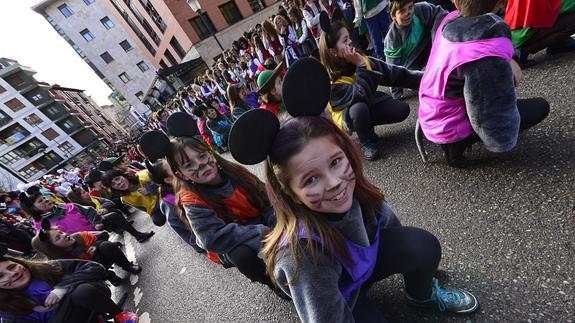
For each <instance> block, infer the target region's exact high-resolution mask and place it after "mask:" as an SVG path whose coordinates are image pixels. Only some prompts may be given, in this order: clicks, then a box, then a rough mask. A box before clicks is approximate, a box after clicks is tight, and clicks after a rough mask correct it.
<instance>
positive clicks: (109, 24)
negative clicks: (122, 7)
mask: <svg viewBox="0 0 575 323" xmlns="http://www.w3.org/2000/svg"><path fill="white" fill-rule="evenodd" d="M100 22H101V23H102V25H104V28H106V29H108V30H110V29H112V28H114V23H113V22H112V20H110V18H108V16H106V17H104V18H102V19H100Z"/></svg>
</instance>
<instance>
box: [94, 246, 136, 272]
mask: <svg viewBox="0 0 575 323" xmlns="http://www.w3.org/2000/svg"><path fill="white" fill-rule="evenodd" d="M92 260H93V261H95V262H98V263H100V264H102V266H104V268H110V267H112V265H113V264H116V265H118V266H120V267H121V268H128V267H130V266H131V265H132V264H131V263H130V261H129V260H128V258H126V255H125V254H124V252H123V251H122V249H120V246H119V244H118V243H115V242H110V241H103V242H101V243H100V244H98V247H97V248H96V254H95V255H94V259H92Z"/></svg>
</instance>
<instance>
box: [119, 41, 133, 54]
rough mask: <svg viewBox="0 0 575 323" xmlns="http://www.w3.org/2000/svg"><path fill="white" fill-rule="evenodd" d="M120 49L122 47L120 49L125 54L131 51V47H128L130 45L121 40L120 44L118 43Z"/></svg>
mask: <svg viewBox="0 0 575 323" xmlns="http://www.w3.org/2000/svg"><path fill="white" fill-rule="evenodd" d="M120 47H122V49H123V50H124V51H125V52H129V51H131V50H132V48H133V47H132V45H130V43H129V42H128V41H127V40H122V42H121V43H120Z"/></svg>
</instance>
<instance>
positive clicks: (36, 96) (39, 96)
mask: <svg viewBox="0 0 575 323" xmlns="http://www.w3.org/2000/svg"><path fill="white" fill-rule="evenodd" d="M40 100H42V93H36V94H34V95H33V96H32V101H34V102H38V101H40Z"/></svg>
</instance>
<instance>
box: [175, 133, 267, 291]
mask: <svg viewBox="0 0 575 323" xmlns="http://www.w3.org/2000/svg"><path fill="white" fill-rule="evenodd" d="M166 157H167V160H168V163H169V165H170V168H171V170H172V171H173V172H174V175H175V185H174V191H175V192H176V193H177V203H178V205H179V206H181V207H182V209H183V212H184V214H185V216H186V217H187V218H188V220H189V223H190V225H191V227H192V230H193V232H194V234H195V236H196V242H197V244H198V246H200V247H201V248H203V249H205V250H206V251H208V252H211V253H213V254H217V255H218V257H219V258H220V261H221V262H223V263H228V264H232V265H233V266H235V267H236V268H237V269H238V270H239V271H240V272H241V273H242V274H243V275H244V276H246V277H247V278H249V279H250V280H252V281H257V282H260V283H262V284H265V285H268V286H270V287H272V284H271V281H270V279H269V277H268V276H267V275H266V273H265V265H264V262H263V260H262V259H261V258H259V257H258V253H259V252H260V248H261V244H262V240H263V238H264V237H265V235H266V234H267V233H268V232H269V231H270V230H271V228H272V227H273V225H274V223H275V216H274V213H273V209H272V208H271V206H270V204H269V201H268V199H267V196H266V194H265V191H264V186H263V184H262V183H261V182H260V181H259V180H258V178H257V177H256V176H254V175H253V174H252V173H250V172H249V171H248V170H247V169H245V168H244V167H242V166H240V165H238V164H235V163H232V162H229V161H227V160H225V159H223V158H222V157H220V156H219V155H218V154H216V153H214V152H213V151H212V150H211V149H209V148H208V147H207V146H206V145H205V144H204V143H202V142H200V141H198V140H196V139H194V138H185V137H182V138H175V139H172V140H171V142H170V144H169V148H168V152H167V156H166ZM213 260H214V259H213Z"/></svg>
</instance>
